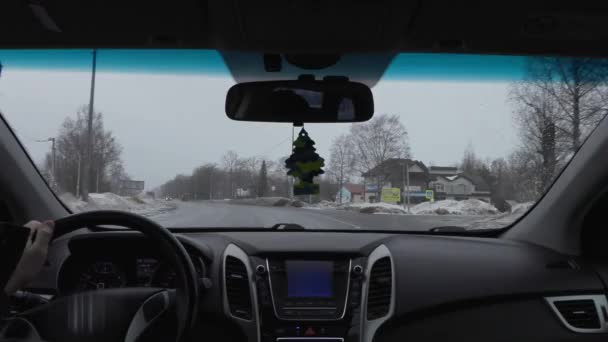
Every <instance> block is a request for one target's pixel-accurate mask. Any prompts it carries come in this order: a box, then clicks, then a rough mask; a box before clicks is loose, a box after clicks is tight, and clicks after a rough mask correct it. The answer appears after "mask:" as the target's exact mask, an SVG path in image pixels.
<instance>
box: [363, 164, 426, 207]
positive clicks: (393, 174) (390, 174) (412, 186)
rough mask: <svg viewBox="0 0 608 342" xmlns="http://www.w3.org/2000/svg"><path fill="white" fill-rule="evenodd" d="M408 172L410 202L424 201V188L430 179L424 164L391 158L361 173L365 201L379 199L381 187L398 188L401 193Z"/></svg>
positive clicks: (404, 187)
mask: <svg viewBox="0 0 608 342" xmlns="http://www.w3.org/2000/svg"><path fill="white" fill-rule="evenodd" d="M408 174H409V195H410V203H419V202H423V201H425V190H426V189H427V187H428V183H429V180H430V175H429V170H428V169H427V167H426V165H424V163H422V162H421V161H418V160H412V159H401V158H391V159H388V160H386V161H385V162H383V163H381V164H379V165H376V166H375V167H374V168H372V169H371V170H369V171H368V172H365V173H363V175H362V176H363V179H364V183H365V199H366V202H378V201H380V192H381V191H382V188H399V189H401V193H402V195H403V194H404V193H405V190H406V188H407V185H406V184H407V179H408ZM403 197H404V196H402V198H403Z"/></svg>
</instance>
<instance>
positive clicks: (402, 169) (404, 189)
mask: <svg viewBox="0 0 608 342" xmlns="http://www.w3.org/2000/svg"><path fill="white" fill-rule="evenodd" d="M406 164H407V162H401V183H402V186H403V197H404V198H403V209H406V210H407V209H408V208H407V207H406V206H407V203H406V200H405V197H406V194H405V193H406V191H407V190H408V189H407V185H406V182H405V165H406Z"/></svg>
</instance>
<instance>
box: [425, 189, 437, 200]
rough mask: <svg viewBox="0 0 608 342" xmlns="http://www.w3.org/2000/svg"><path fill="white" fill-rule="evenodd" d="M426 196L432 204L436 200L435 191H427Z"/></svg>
mask: <svg viewBox="0 0 608 342" xmlns="http://www.w3.org/2000/svg"><path fill="white" fill-rule="evenodd" d="M424 194H425V197H426V199H428V200H430V201H431V202H432V201H433V200H434V198H435V192H434V191H433V190H427V191H425V193H424Z"/></svg>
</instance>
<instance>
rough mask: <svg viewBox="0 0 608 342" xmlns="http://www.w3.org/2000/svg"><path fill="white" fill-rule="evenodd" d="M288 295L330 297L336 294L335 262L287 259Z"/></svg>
mask: <svg viewBox="0 0 608 342" xmlns="http://www.w3.org/2000/svg"><path fill="white" fill-rule="evenodd" d="M285 270H286V271H287V297H289V298H330V297H333V296H334V284H333V277H334V263H333V262H331V261H309V260H307V261H304V260H286V261H285Z"/></svg>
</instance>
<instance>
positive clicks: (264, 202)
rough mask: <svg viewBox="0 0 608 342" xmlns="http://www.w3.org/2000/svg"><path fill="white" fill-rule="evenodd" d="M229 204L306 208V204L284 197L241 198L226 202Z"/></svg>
mask: <svg viewBox="0 0 608 342" xmlns="http://www.w3.org/2000/svg"><path fill="white" fill-rule="evenodd" d="M228 203H230V204H243V205H255V206H260V207H296V208H301V207H305V206H307V205H306V203H304V202H302V201H300V200H297V199H296V200H292V199H289V198H285V197H260V198H242V199H231V200H228Z"/></svg>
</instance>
